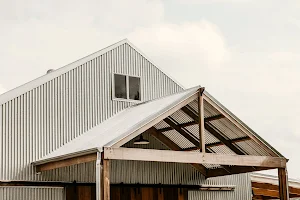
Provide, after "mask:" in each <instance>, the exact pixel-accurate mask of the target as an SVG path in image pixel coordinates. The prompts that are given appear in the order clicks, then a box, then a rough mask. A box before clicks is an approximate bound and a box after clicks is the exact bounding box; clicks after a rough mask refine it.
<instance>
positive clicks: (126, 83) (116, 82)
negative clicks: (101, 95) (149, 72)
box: [112, 74, 141, 101]
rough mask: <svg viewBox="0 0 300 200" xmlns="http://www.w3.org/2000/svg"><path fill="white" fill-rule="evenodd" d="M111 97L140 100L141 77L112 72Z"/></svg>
mask: <svg viewBox="0 0 300 200" xmlns="http://www.w3.org/2000/svg"><path fill="white" fill-rule="evenodd" d="M112 85H113V94H112V95H113V99H115V100H128V101H141V78H140V77H137V76H130V75H125V74H113V84H112Z"/></svg>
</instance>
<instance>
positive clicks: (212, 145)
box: [183, 136, 251, 151]
mask: <svg viewBox="0 0 300 200" xmlns="http://www.w3.org/2000/svg"><path fill="white" fill-rule="evenodd" d="M247 140H251V138H249V137H248V136H246V137H240V138H235V139H232V140H228V141H229V142H230V143H237V142H243V141H247ZM222 145H224V143H222V142H214V143H208V144H206V145H205V147H206V148H210V147H216V146H222ZM198 149H199V147H190V148H185V149H183V151H193V150H198Z"/></svg>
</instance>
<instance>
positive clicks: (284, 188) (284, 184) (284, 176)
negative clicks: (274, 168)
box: [278, 167, 290, 200]
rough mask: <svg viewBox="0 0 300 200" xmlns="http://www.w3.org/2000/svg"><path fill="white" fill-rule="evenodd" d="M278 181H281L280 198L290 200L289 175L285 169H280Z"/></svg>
mask: <svg viewBox="0 0 300 200" xmlns="http://www.w3.org/2000/svg"><path fill="white" fill-rule="evenodd" d="M278 181H279V197H280V200H289V199H290V198H289V183H288V173H287V169H286V167H285V168H278Z"/></svg>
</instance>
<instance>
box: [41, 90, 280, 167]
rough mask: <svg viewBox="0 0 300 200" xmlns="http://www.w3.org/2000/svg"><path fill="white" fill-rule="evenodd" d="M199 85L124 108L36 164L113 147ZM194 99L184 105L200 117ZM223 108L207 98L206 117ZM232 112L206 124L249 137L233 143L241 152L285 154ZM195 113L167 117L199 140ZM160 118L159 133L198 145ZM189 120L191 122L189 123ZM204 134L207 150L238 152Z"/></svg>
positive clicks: (188, 145)
mask: <svg viewBox="0 0 300 200" xmlns="http://www.w3.org/2000/svg"><path fill="white" fill-rule="evenodd" d="M199 88H200V87H199V86H198V87H194V88H191V89H188V90H184V91H182V92H179V93H176V94H173V95H170V96H166V97H163V98H159V99H156V100H153V101H149V102H145V103H141V104H138V105H135V106H132V107H129V108H128V109H125V110H124V111H122V112H120V113H118V114H116V115H115V116H114V117H112V118H110V119H108V120H107V121H105V122H103V123H102V124H100V125H99V126H97V127H95V128H93V129H91V130H90V131H88V132H87V133H85V134H83V135H82V136H80V137H78V138H76V139H75V140H73V141H71V142H70V143H67V144H66V145H65V146H63V147H61V148H60V149H58V150H56V151H54V152H52V153H50V154H49V155H47V156H45V157H44V158H43V159H41V160H39V161H37V163H44V162H48V161H50V160H53V159H59V158H60V157H64V158H65V157H72V155H74V154H76V155H80V154H86V153H89V152H91V151H97V150H99V151H101V148H102V147H104V146H111V145H113V144H114V143H116V142H119V141H120V140H121V139H123V138H125V137H127V136H129V135H130V134H132V133H133V132H134V131H136V130H138V129H139V128H141V127H143V126H145V125H146V124H148V123H150V122H151V121H154V120H156V121H157V119H158V117H159V116H160V115H161V114H162V113H165V112H167V111H169V110H171V109H172V108H174V107H175V106H176V105H178V104H179V103H180V102H183V101H185V100H186V99H188V98H190V97H192V96H195V94H196V93H197V92H198V90H199ZM210 98H211V97H210ZM193 99H194V100H191V101H190V102H187V104H185V105H182V106H185V108H187V109H189V110H190V111H191V112H192V113H193V114H194V115H195V116H196V118H197V117H198V114H197V113H198V112H197V111H198V101H197V98H196V97H194V98H193ZM212 104H214V105H212ZM216 104H217V106H221V105H220V104H219V103H218V102H217V103H216ZM218 109H219V110H218ZM220 109H223V110H225V111H226V112H227V113H229V111H228V110H227V109H226V108H224V107H223V106H222V107H221V108H219V107H216V105H215V102H207V101H204V115H205V117H206V119H208V118H209V117H213V116H217V115H220V114H222V113H221V112H223V111H221V110H220ZM193 114H192V115H193ZM223 114H224V112H223ZM229 114H230V115H229V117H228V116H227V117H228V118H226V117H225V116H224V115H223V118H220V119H219V118H217V119H214V120H212V121H207V122H206V123H207V124H208V125H209V126H212V127H213V129H214V130H216V131H217V132H218V133H219V135H221V137H223V138H224V139H225V140H227V141H229V142H231V141H232V140H236V139H240V138H248V139H247V140H236V141H235V142H232V145H233V146H235V147H236V148H237V149H238V150H240V152H242V153H244V154H246V155H257V156H279V157H283V156H281V154H279V153H278V152H277V151H276V150H274V149H273V148H272V147H271V146H270V145H269V144H267V143H266V142H265V141H264V140H260V137H258V136H257V134H256V133H254V132H253V131H252V130H251V129H250V128H247V129H246V130H245V129H243V130H242V129H241V128H239V127H237V125H236V124H234V123H233V121H232V119H230V117H233V118H234V120H236V121H238V123H240V124H241V125H242V126H245V125H244V124H243V123H241V122H240V120H239V119H237V118H236V117H235V116H234V115H233V116H232V113H229ZM195 116H191V114H190V113H186V111H184V110H181V109H180V108H176V109H175V110H172V112H170V115H168V118H169V119H170V120H171V121H173V122H174V124H176V126H178V127H180V128H181V129H182V130H183V131H185V132H186V134H189V135H190V136H191V137H193V138H194V139H195V140H196V141H197V140H198V141H199V129H198V125H197V123H196V122H195V121H194V120H196V119H195ZM165 117H167V116H165ZM159 120H162V121H160V122H156V125H154V124H153V125H154V127H155V128H156V129H157V130H158V132H161V134H164V135H165V136H166V137H167V138H169V139H170V140H172V141H173V142H174V143H176V144H177V145H178V146H179V147H180V148H182V149H183V150H184V149H190V150H192V149H191V148H193V149H195V148H197V147H196V146H195V141H190V140H188V139H187V138H185V137H184V136H182V135H181V134H180V133H179V132H177V131H176V130H174V129H173V128H172V127H170V125H168V123H166V122H164V121H163V118H161V119H159ZM186 123H188V125H187V124H186ZM153 125H151V126H153ZM172 126H174V125H172ZM145 130H146V129H145ZM139 134H140V133H139ZM250 136H251V137H250ZM205 137H206V140H205V141H206V145H208V147H207V152H211V153H218V154H236V153H237V152H235V151H237V150H235V149H230V148H229V147H228V146H226V145H224V143H222V141H220V140H221V139H220V140H219V139H218V138H219V136H218V137H216V136H215V135H214V134H213V133H211V132H209V131H208V130H205ZM253 138H254V139H253ZM255 139H258V140H259V141H262V142H257V141H255ZM238 153H239V152H238ZM239 154H240V153H239ZM207 167H208V168H211V167H214V168H215V167H220V166H215V165H213V166H210V165H209V166H207Z"/></svg>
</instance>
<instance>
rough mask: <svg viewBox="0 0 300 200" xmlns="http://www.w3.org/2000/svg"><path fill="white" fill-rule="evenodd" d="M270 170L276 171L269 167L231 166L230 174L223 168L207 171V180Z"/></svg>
mask: <svg viewBox="0 0 300 200" xmlns="http://www.w3.org/2000/svg"><path fill="white" fill-rule="evenodd" d="M269 169H275V167H273V168H269V167H255V168H253V167H250V166H231V167H230V172H227V171H225V170H224V169H222V168H218V169H208V170H207V178H212V177H217V176H227V175H231V174H242V173H247V172H254V171H262V170H269Z"/></svg>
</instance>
